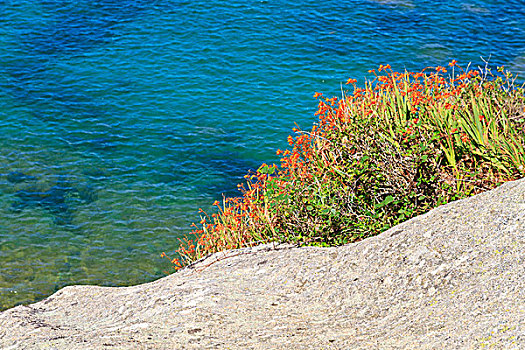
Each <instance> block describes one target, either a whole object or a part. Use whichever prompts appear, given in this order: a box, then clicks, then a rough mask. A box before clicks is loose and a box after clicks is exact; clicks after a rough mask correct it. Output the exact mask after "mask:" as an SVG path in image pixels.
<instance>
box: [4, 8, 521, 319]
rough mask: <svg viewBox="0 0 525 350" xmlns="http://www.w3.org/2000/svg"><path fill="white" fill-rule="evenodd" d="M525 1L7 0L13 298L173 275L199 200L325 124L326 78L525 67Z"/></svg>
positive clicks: (7, 177)
mask: <svg viewBox="0 0 525 350" xmlns="http://www.w3.org/2000/svg"><path fill="white" fill-rule="evenodd" d="M524 7H525V6H524V4H523V1H480V0H475V1H456V2H444V1H415V0H414V1H409V0H399V1H396V0H391V1H388V0H383V1H364V0H362V1H358V0H356V1H340V0H339V1H333V0H326V1H322V2H320V1H302V2H301V1H284V0H283V1H271V0H268V1H237V0H232V1H217V0H206V1H201V0H192V1H175V0H172V1H169V0H166V1H164V0H159V1H115V0H99V1H86V2H79V1H51V0H41V1H0V38H1V40H0V217H1V220H0V309H1V308H5V307H9V306H13V305H15V304H17V303H27V302H31V301H34V300H38V299H41V298H43V297H45V296H47V295H49V294H51V293H53V292H54V291H55V290H57V289H58V288H60V287H62V286H65V285H69V284H86V283H90V284H100V285H129V284H136V283H142V282H146V281H150V280H153V279H155V278H158V277H160V276H162V275H163V270H166V269H167V268H168V264H167V262H166V261H164V260H162V259H161V258H160V253H161V252H162V251H166V252H173V251H174V250H175V249H176V246H177V238H178V237H181V236H182V235H183V234H184V233H186V232H188V231H190V224H191V222H193V221H198V219H199V218H198V213H197V210H198V208H199V207H202V208H205V209H209V208H210V204H211V203H212V202H213V201H214V200H215V199H220V198H221V196H222V194H226V195H232V194H235V193H236V190H235V188H236V184H237V183H239V182H241V181H242V176H243V175H244V174H245V173H246V172H247V171H248V170H249V169H256V168H257V167H258V166H259V165H260V164H261V163H262V162H276V161H277V160H278V159H277V157H276V156H275V151H276V150H277V149H278V148H285V147H286V136H287V135H288V134H289V133H290V132H291V131H290V130H291V128H292V127H293V123H294V122H297V123H298V124H299V125H300V126H301V127H304V128H309V127H310V126H311V124H312V122H313V121H314V120H315V118H314V115H313V113H314V112H315V107H316V102H315V100H314V99H313V98H312V95H313V93H314V92H315V91H319V92H324V93H325V95H340V94H341V83H342V82H344V81H346V80H347V79H348V78H349V77H354V78H357V79H359V82H360V83H362V82H363V79H364V77H366V76H367V75H368V73H367V71H368V70H369V69H372V68H376V67H377V66H378V65H379V64H386V63H389V64H391V65H392V67H393V68H394V69H395V70H404V69H408V70H419V69H421V68H424V67H426V66H435V65H446V64H447V63H448V62H449V61H450V60H452V59H456V60H458V61H459V63H460V64H462V65H464V66H466V65H467V64H468V63H469V62H472V64H473V66H478V65H484V63H483V60H482V58H483V59H485V60H488V59H489V58H490V64H491V65H492V66H493V67H496V66H498V65H505V66H506V67H507V68H508V69H510V70H512V71H513V72H516V73H520V74H522V75H525V12H524V11H525V10H524ZM481 57H482V58H481ZM343 87H344V85H343Z"/></svg>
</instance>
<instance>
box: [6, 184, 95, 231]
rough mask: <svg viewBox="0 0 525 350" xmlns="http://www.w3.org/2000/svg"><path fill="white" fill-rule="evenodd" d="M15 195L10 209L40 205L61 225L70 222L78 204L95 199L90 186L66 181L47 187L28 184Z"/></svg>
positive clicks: (22, 208)
mask: <svg viewBox="0 0 525 350" xmlns="http://www.w3.org/2000/svg"><path fill="white" fill-rule="evenodd" d="M15 196H16V199H15V201H14V202H13V203H12V204H11V209H12V210H14V211H22V210H24V209H26V208H37V207H40V208H42V209H44V210H46V211H48V212H49V213H50V214H52V215H53V222H54V223H55V224H57V225H61V226H63V225H70V224H72V219H73V216H74V211H75V210H76V207H77V206H78V205H79V204H87V203H91V202H94V201H95V200H97V194H96V192H95V191H94V189H93V188H91V187H90V186H83V187H80V186H79V187H76V186H71V185H69V184H68V183H66V182H59V183H57V184H56V185H54V186H52V187H50V188H48V189H42V188H40V187H39V186H36V185H33V186H28V187H26V188H24V189H21V190H19V191H17V192H16V193H15Z"/></svg>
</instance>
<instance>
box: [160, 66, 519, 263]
mask: <svg viewBox="0 0 525 350" xmlns="http://www.w3.org/2000/svg"><path fill="white" fill-rule="evenodd" d="M449 66H450V67H454V68H455V69H456V68H457V69H459V71H460V73H459V74H458V75H456V76H450V77H448V78H445V77H444V76H443V74H444V73H446V72H447V70H446V68H445V67H435V68H425V69H424V70H422V71H421V72H416V73H413V72H404V73H398V72H394V71H392V69H391V67H390V65H388V64H387V65H380V66H379V67H378V69H377V72H378V73H381V72H384V73H383V74H377V73H376V71H375V70H370V71H369V72H370V73H372V74H374V76H375V79H374V80H373V81H367V82H365V85H364V87H361V88H360V87H357V86H356V85H355V83H356V82H357V80H356V79H348V80H347V82H346V83H347V84H353V85H354V86H353V87H354V89H353V92H352V93H347V94H346V95H345V96H343V98H341V99H338V98H336V97H333V98H326V97H324V96H323V94H322V93H318V92H316V93H315V94H314V95H313V97H314V98H316V99H318V106H317V112H316V113H315V115H316V116H318V118H319V120H318V122H317V123H316V124H315V125H314V126H313V127H312V129H311V130H310V131H309V132H306V131H301V130H299V129H297V128H294V132H295V133H296V135H295V136H288V140H287V141H288V145H289V146H290V149H287V150H284V151H283V150H278V151H277V154H278V155H280V156H281V160H280V165H279V166H277V165H275V164H274V165H267V164H263V165H262V166H261V167H260V168H259V169H258V170H257V171H256V172H255V173H252V174H248V175H246V176H245V179H246V183H244V184H240V185H238V188H239V190H240V192H241V196H239V197H235V198H224V199H223V201H222V202H218V201H216V202H215V203H214V206H215V207H217V213H214V214H212V215H211V216H209V215H208V214H207V213H205V212H203V211H202V210H201V213H202V217H201V220H200V223H199V225H198V226H197V225H195V224H194V225H193V226H194V228H195V229H194V231H192V232H191V233H190V236H189V237H187V238H185V239H184V240H182V242H181V246H180V247H179V249H178V250H177V251H176V253H177V255H178V258H176V259H171V261H172V262H173V264H174V267H175V268H176V269H179V268H180V267H182V266H185V265H187V264H188V263H190V262H192V261H194V260H196V259H199V258H202V257H203V256H206V255H208V254H210V253H214V252H218V251H221V250H225V249H235V248H241V247H246V246H251V245H255V244H260V243H261V242H268V241H276V240H279V241H293V242H298V243H308V244H310V243H313V242H318V243H323V242H325V243H328V244H343V243H346V242H348V241H352V240H356V239H361V238H363V237H365V236H366V235H370V234H375V233H378V232H379V231H381V230H384V229H385V228H388V225H391V224H393V223H396V222H397V221H396V220H398V221H399V220H401V218H408V217H410V216H413V215H416V214H417V213H420V212H421V210H422V209H421V210H420V209H418V207H417V205H421V201H422V200H423V199H422V198H427V199H425V200H423V202H425V201H426V202H425V203H426V204H425V205H423V207H424V208H428V207H431V206H434V205H437V204H439V203H441V202H440V201H441V199H440V200H438V199H436V198H437V197H438V196H439V195H443V193H445V192H443V191H445V190H443V188H441V187H439V186H442V184H443V183H445V182H446V181H444V180H440V176H441V177H443V179H449V178H450V176H456V177H458V176H460V175H459V174H460V169H466V170H465V171H467V172H469V171H471V172H473V173H474V169H475V167H477V166H480V164H483V166H487V167H488V166H489V165H490V164H492V165H493V166H494V167H495V168H499V169H503V168H504V169H510V170H508V171H507V170H505V171H501V174H506V175H505V176H503V175H501V174H500V175H498V176H499V177H498V176H496V175H494V176H495V178H498V179H501V178H504V177H505V178H506V179H510V178H511V177H512V176H515V175H516V174H518V172H517V170H516V169H518V168H519V167H520V166H521V169H523V166H522V164H523V163H524V162H525V154H524V153H525V152H523V146H522V145H521V148H520V146H519V145H520V144H521V138H520V137H521V136H519V135H518V136H516V135H514V134H513V136H512V137H514V138H515V140H516V142H515V145H513V146H512V147H510V146H509V148H508V149H506V148H505V146H504V145H505V142H507V140H504V138H505V137H503V139H502V136H501V135H503V132H504V131H505V130H507V129H508V127H507V125H506V124H505V121H501V120H500V119H498V113H499V114H501V112H496V111H495V109H494V106H493V104H498V103H500V102H501V104H502V106H503V104H504V103H506V102H505V101H508V97H505V96H503V95H502V96H503V97H501V101H500V99H499V98H500V97H498V96H499V95H495V93H494V92H491V91H495V87H496V86H497V84H501V82H498V81H496V82H489V81H487V80H485V82H484V84H482V83H480V80H481V79H479V77H478V75H479V72H478V71H467V72H465V71H463V70H462V69H461V67H460V66H459V65H458V64H457V61H456V60H453V61H451V62H450V63H449ZM476 79H478V80H476ZM498 106H499V105H498ZM502 106H499V107H501V108H506V110H511V108H510V107H502ZM506 128H507V129H506ZM371 131H374V132H375V134H373V135H372V134H370V135H369V133H371ZM500 141H501V144H498V142H500ZM381 142H382V143H381ZM516 145H517V146H516ZM491 147H492V148H491ZM493 147H500V148H501V149H497V150H495V149H493ZM370 149H378V150H379V151H378V152H383V151H384V152H386V151H387V150H389V149H396V151H395V153H394V154H395V156H391V157H390V158H388V157H386V156H385V157H384V159H383V158H381V157H383V156H382V155H381V153H378V154H377V155H376V156H377V157H378V158H377V159H373V158H371V156H368V155H366V152H367V151H368V150H370ZM514 150H515V151H514ZM396 152H397V153H396ZM418 152H419V153H418ZM432 152H433V153H432ZM498 152H499V153H498ZM495 154H502V155H503V156H494V155H495ZM396 157H399V159H398V160H397V161H398V162H399V164H398V165H396V166H400V167H402V166H405V164H408V163H409V162H408V161H407V159H410V160H411V161H412V162H413V166H414V167H415V168H414V169H412V168H407V169H406V171H401V170H400V173H399V176H400V177H399V179H400V180H396V181H397V182H399V181H401V182H402V181H405V179H406V178H407V176H408V175H406V174H412V175H411V176H419V177H420V178H419V179H418V178H408V180H406V183H407V185H406V186H408V187H407V188H409V189H410V191H412V192H414V191H415V192H414V193H415V194H413V193H412V192H410V194H408V193H409V192H407V194H403V195H400V193H404V192H403V191H404V190H405V189H403V188H401V187H399V188H397V187H396V186H401V185H399V184H396V181H392V182H391V185H389V186H390V188H389V189H387V188H382V189H381V191H382V192H381V194H378V195H375V194H373V193H371V192H372V189H373V188H375V187H374V186H376V187H377V186H383V187H384V186H386V185H385V183H389V182H388V181H387V180H386V179H387V178H388V176H390V175H388V174H387V175H381V176H383V177H381V176H379V175H377V177H370V176H371V175H370V171H371V170H370V169H376V170H377V171H380V170H381V169H382V167H383V168H385V169H388V167H387V166H386V162H387V161H391V159H394V158H395V159H397V158H396ZM418 159H419V160H418ZM507 159H510V160H509V161H507ZM407 162H408V163H407ZM418 162H419V163H418ZM429 162H434V163H429ZM396 164H397V163H396ZM410 164H412V163H410ZM406 166H409V165H406ZM410 166H412V165H410ZM420 167H427V168H428V169H430V168H432V169H437V168H438V167H441V170H439V171H438V170H436V171H437V173H436V174H428V179H427V178H423V177H422V176H424V174H426V173H427V172H429V171H430V170H428V169H427V168H420ZM392 169H395V167H394V168H392ZM422 169H423V170H422ZM491 169H492V168H491ZM396 171H397V170H396ZM522 173H523V172H522ZM522 173H519V174H520V175H522ZM511 175H512V176H511ZM425 176H426V175H425ZM480 176H487V175H486V174H482V175H480ZM364 179H369V180H368V181H371V183H373V185H370V186H372V187H370V188H368V187H366V186H367V185H365V184H364V181H365V180H364ZM430 179H431V180H430ZM478 180H479V179H477V180H475V181H478ZM374 181H379V182H377V183H376V182H374ZM418 181H419V182H424V181H428V182H429V183H430V182H432V185H429V184H427V185H425V186H426V187H424V190H422V189H419V190H417V191H420V192H417V191H416V189H415V187H411V186H416V185H415V184H416V183H417V182H418ZM447 181H449V180H447ZM472 181H474V180H472ZM480 181H481V182H483V181H485V182H483V183H486V181H487V180H486V179H485V178H483V179H481V180H479V181H478V182H476V183H481V182H480ZM447 183H448V182H447ZM458 188H459V187H458ZM429 189H432V191H436V192H435V193H434V192H432V193H433V194H431V195H429V194H428V193H427V192H424V191H430V190H429ZM388 191H391V193H392V194H391V195H389V196H387V194H388ZM396 191H397V192H396ZM407 191H408V190H407ZM422 191H423V192H422ZM446 191H448V190H446ZM474 192H475V191H474ZM385 193H387V194H385ZM429 193H430V192H429ZM396 196H397V197H396ZM403 196H404V197H403ZM433 196H434V197H435V198H433ZM450 196H451V197H450V198H456V197H454V196H456V195H450ZM396 198H405V199H403V200H405V201H409V202H410V201H412V202H410V203H409V202H406V203H405V204H404V205H406V206H407V208H408V207H410V208H412V209H410V210H408V209H406V208H405V207H400V204H399V203H401V202H402V201H401V199H396ZM407 198H408V199H407ZM444 198H445V197H444ZM447 198H449V197H446V198H445V199H444V200H443V201H444V202H446V200H449V199H447ZM356 203H359V206H357V204H356ZM396 203H397V204H396ZM407 203H408V204H407ZM418 203H419V204H418ZM396 205H397V207H396ZM400 208H401V209H400ZM403 208H405V209H403ZM399 213H402V214H401V215H400V214H399ZM388 215H394V216H395V217H394V216H388ZM373 220H376V221H377V222H379V221H380V222H381V224H375V222H376V221H373ZM374 225H375V226H374ZM369 227H372V228H369ZM352 230H353V231H352ZM359 230H361V231H363V230H369V232H368V231H367V233H366V235H365V234H364V235H356V234H355V232H361V231H359ZM372 231H373V232H372ZM363 232H364V231H363ZM334 237H335V238H334ZM349 237H350V238H349ZM323 244H324V243H323ZM163 257H167V256H166V255H165V254H164V253H163Z"/></svg>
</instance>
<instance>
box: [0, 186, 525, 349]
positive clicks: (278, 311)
mask: <svg viewBox="0 0 525 350" xmlns="http://www.w3.org/2000/svg"><path fill="white" fill-rule="evenodd" d="M524 221H525V180H519V181H515V182H509V183H506V184H505V185H503V186H501V187H499V188H497V189H495V190H493V191H489V192H486V193H483V194H480V195H478V196H475V197H472V198H469V199H466V200H462V201H458V202H454V203H450V204H448V205H445V206H442V207H439V208H437V209H435V210H432V211H431V212H429V213H427V214H425V215H422V216H419V217H417V218H415V219H412V220H410V221H407V222H405V223H403V224H401V225H399V226H396V227H394V228H392V229H390V230H388V231H386V232H385V233H383V234H381V235H379V236H376V237H373V238H369V239H366V240H364V241H361V242H359V243H356V244H350V245H346V246H343V247H337V248H314V247H304V248H293V247H290V246H286V245H279V246H277V247H273V246H271V245H266V246H259V247H256V248H252V249H244V250H237V251H229V252H226V253H221V254H216V255H214V256H212V257H209V258H208V259H206V260H204V261H201V262H199V263H197V264H195V265H193V266H192V267H191V268H188V269H185V270H183V271H181V272H179V273H176V274H173V275H170V276H168V277H165V278H163V279H160V280H158V281H155V282H152V283H148V284H144V285H139V286H134V287H123V288H107V287H96V286H72V287H66V288H64V289H62V290H60V291H58V292H57V293H55V294H54V295H52V296H50V297H49V298H47V299H45V300H43V301H41V302H39V303H36V304H33V305H29V306H18V307H15V308H13V309H10V310H6V311H4V312H3V313H1V314H0V348H1V349H111V348H114V349H308V350H312V349H480V348H487V349H488V348H493V349H524V348H525V283H524V278H525V225H524ZM217 260H218V261H217Z"/></svg>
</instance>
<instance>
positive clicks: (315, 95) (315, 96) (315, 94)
mask: <svg viewBox="0 0 525 350" xmlns="http://www.w3.org/2000/svg"><path fill="white" fill-rule="evenodd" d="M319 96H323V94H322V93H321V92H316V93H314V98H318V97H319Z"/></svg>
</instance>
